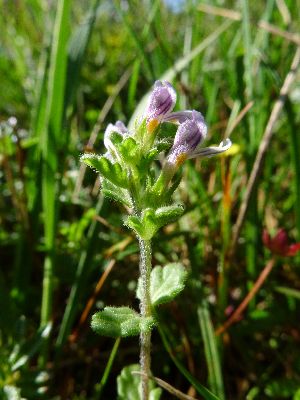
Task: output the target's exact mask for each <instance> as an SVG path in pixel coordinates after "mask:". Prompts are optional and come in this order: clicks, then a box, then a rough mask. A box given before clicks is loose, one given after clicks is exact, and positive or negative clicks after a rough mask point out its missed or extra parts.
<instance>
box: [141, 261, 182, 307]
mask: <svg viewBox="0 0 300 400" xmlns="http://www.w3.org/2000/svg"><path fill="white" fill-rule="evenodd" d="M186 278H187V271H186V269H185V268H184V266H183V265H182V264H180V263H171V264H167V265H166V266H164V267H161V266H156V267H155V268H153V270H152V271H151V278H150V279H151V280H150V297H151V303H152V305H153V306H158V305H159V304H163V303H168V302H170V301H172V300H173V299H174V298H175V297H176V296H177V295H178V294H179V293H180V292H181V291H182V290H183V289H184V287H185V281H186ZM141 292H142V286H141V281H140V279H139V282H138V287H137V293H136V294H137V298H138V299H141V295H142V293H141Z"/></svg>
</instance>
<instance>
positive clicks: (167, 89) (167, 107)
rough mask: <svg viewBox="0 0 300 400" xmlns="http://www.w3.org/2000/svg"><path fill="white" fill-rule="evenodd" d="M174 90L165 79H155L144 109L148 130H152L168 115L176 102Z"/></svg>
mask: <svg viewBox="0 0 300 400" xmlns="http://www.w3.org/2000/svg"><path fill="white" fill-rule="evenodd" d="M176 97H177V96H176V92H175V89H174V88H173V86H172V85H171V84H170V83H169V82H167V81H156V82H155V83H154V89H153V92H152V93H151V95H150V99H149V103H148V107H147V110H146V121H147V127H148V131H149V132H153V131H154V129H155V128H156V127H157V125H158V124H159V123H160V122H161V121H162V120H163V118H164V116H166V115H168V114H169V113H170V112H171V111H172V110H173V108H174V106H175V103H176Z"/></svg>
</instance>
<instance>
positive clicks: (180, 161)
mask: <svg viewBox="0 0 300 400" xmlns="http://www.w3.org/2000/svg"><path fill="white" fill-rule="evenodd" d="M186 159H187V154H186V153H181V154H179V155H178V156H177V157H176V167H180V166H181V165H182V164H183V163H184V162H185V160H186Z"/></svg>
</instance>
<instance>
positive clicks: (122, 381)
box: [117, 364, 162, 400]
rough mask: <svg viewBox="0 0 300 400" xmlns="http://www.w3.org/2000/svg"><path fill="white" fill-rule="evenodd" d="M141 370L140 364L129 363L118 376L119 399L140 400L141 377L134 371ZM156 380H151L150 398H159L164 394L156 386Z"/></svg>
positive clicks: (157, 399)
mask: <svg viewBox="0 0 300 400" xmlns="http://www.w3.org/2000/svg"><path fill="white" fill-rule="evenodd" d="M135 371H140V366H139V364H132V365H128V366H127V367H125V368H123V369H122V371H121V374H120V375H119V376H118V378H117V387H118V400H140V399H141V398H142V396H141V378H140V376H139V375H135V374H133V373H132V372H135ZM154 386H155V385H154V382H153V381H152V380H150V381H149V387H150V394H149V400H159V399H160V396H161V394H162V390H161V389H160V388H155V387H154Z"/></svg>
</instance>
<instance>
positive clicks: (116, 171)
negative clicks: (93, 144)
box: [80, 154, 128, 188]
mask: <svg viewBox="0 0 300 400" xmlns="http://www.w3.org/2000/svg"><path fill="white" fill-rule="evenodd" d="M80 160H81V161H82V162H84V163H85V164H86V165H88V166H89V167H91V168H94V169H95V170H96V171H97V172H98V173H99V174H101V175H102V176H103V177H104V178H106V179H108V180H109V181H111V182H112V183H113V184H114V185H116V186H120V187H122V188H128V180H127V175H126V172H125V171H124V168H122V167H121V165H120V164H119V163H112V162H111V161H110V160H108V159H107V158H106V157H104V156H98V155H97V154H84V155H83V156H81V158H80Z"/></svg>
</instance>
